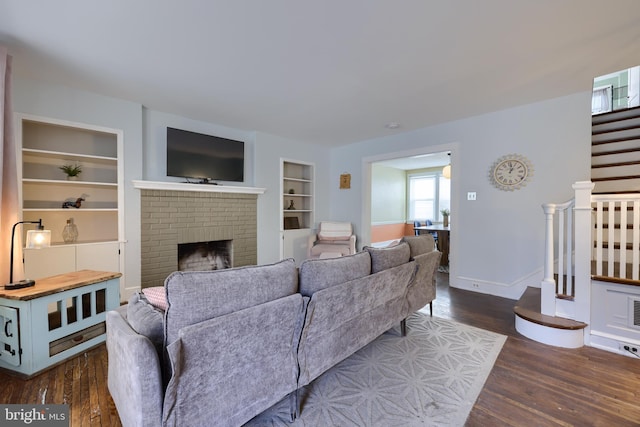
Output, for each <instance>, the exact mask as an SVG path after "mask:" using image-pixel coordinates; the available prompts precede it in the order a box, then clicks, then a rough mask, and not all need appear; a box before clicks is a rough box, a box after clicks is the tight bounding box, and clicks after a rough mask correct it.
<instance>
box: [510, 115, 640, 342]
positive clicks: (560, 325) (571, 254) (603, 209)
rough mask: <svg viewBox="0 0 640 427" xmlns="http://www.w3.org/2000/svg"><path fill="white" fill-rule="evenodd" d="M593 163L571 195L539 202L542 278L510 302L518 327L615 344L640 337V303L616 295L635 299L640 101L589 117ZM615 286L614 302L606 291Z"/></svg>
mask: <svg viewBox="0 0 640 427" xmlns="http://www.w3.org/2000/svg"><path fill="white" fill-rule="evenodd" d="M591 171H592V172H591V175H592V178H591V181H590V182H589V181H587V182H577V183H575V184H574V186H573V188H574V190H575V198H574V199H572V200H569V201H567V202H565V203H560V204H554V203H549V204H545V205H543V210H544V213H545V221H546V236H545V241H546V244H545V266H544V278H543V280H542V283H541V285H540V288H534V287H530V288H527V290H526V291H525V292H524V294H523V295H522V298H521V299H520V300H519V301H518V303H517V304H516V306H515V307H514V313H515V318H516V329H517V330H518V331H519V332H520V333H522V334H523V335H525V336H527V337H529V338H531V339H534V340H536V341H539V342H543V343H546V344H550V345H554V346H559V347H568V348H577V347H581V346H582V345H584V344H587V345H590V342H591V339H592V337H595V338H593V339H594V341H595V344H591V345H595V346H600V347H601V348H604V349H608V350H612V351H617V348H615V345H617V344H616V343H621V342H623V341H624V342H631V343H633V344H635V343H636V342H640V327H638V326H640V323H638V322H640V310H636V311H637V313H636V312H633V310H634V309H633V308H631V309H629V312H628V313H627V312H626V311H625V307H624V306H623V305H624V304H626V302H623V303H620V301H622V300H623V299H624V298H626V300H625V301H627V300H628V302H630V303H634V304H636V305H637V306H638V307H640V271H639V270H640V107H635V108H630V109H626V110H618V111H614V112H610V113H605V114H600V115H596V116H593V117H592V167H591ZM555 233H557V234H555ZM608 284H611V285H610V286H609V288H607V289H605V287H607V285H608ZM602 285H605V286H602ZM625 288H626V289H625ZM612 289H614V290H615V291H616V292H617V293H618V294H619V295H623V298H621V297H619V296H618V297H617V298H619V299H618V302H614V303H612V301H613V300H609V299H608V298H609V297H608V296H606V295H607V293H611V292H610V291H611V290H612ZM627 289H628V290H629V291H627ZM592 295H594V299H595V300H594V304H593V305H592V301H591V298H592ZM603 296H604V298H605V299H606V301H604V300H603V301H600V300H599V299H602V298H603ZM636 300H637V303H636ZM611 304H613V305H616V307H615V308H612V307H610V306H609V305H611ZM592 307H594V311H598V312H597V313H595V312H594V313H591V310H592ZM599 307H602V309H600V308H599ZM599 310H600V311H602V313H604V312H605V311H616V310H617V312H616V313H615V315H614V314H607V315H605V314H602V313H601V312H600V311H599ZM619 313H622V314H619ZM607 316H609V317H607ZM625 316H626V317H625ZM616 322H617V323H618V324H617V325H614V326H615V328H613V327H612V328H609V326H611V325H610V324H612V323H616ZM624 322H627V323H626V324H625V323H624ZM604 324H606V325H604ZM603 325H604V326H603ZM592 327H595V329H596V330H594V331H593V332H592ZM625 328H626V330H625ZM618 331H622V332H621V333H620V334H618ZM603 343H604V344H603ZM607 346H608V347H609V348H607Z"/></svg>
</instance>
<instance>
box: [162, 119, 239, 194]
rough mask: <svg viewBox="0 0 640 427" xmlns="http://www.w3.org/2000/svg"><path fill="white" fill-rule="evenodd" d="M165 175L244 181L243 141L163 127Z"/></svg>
mask: <svg viewBox="0 0 640 427" xmlns="http://www.w3.org/2000/svg"><path fill="white" fill-rule="evenodd" d="M167 176H176V177H182V178H195V179H199V180H200V182H208V181H234V182H242V181H244V142H242V141H235V140H232V139H226V138H220V137H218V136H211V135H204V134H201V133H196V132H190V131H187V130H181V129H174V128H170V127H168V128H167Z"/></svg>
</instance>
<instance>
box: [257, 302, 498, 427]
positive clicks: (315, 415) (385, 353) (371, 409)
mask: <svg viewBox="0 0 640 427" xmlns="http://www.w3.org/2000/svg"><path fill="white" fill-rule="evenodd" d="M407 330H408V333H407V336H406V337H402V336H400V332H399V327H398V328H395V329H392V330H391V331H389V332H387V333H385V334H383V335H382V336H380V337H378V338H377V339H376V340H375V341H374V342H372V343H371V344H369V345H368V346H366V347H364V348H363V349H361V350H360V351H358V352H357V353H355V354H354V355H352V356H351V357H349V358H348V359H346V360H344V361H343V362H341V363H339V364H338V365H336V366H334V367H333V368H331V369H330V370H328V371H327V372H325V373H324V374H323V375H322V376H320V377H319V378H318V379H316V380H315V381H314V382H312V383H311V384H310V385H308V386H307V387H305V388H304V389H302V390H300V392H299V396H300V399H301V402H302V410H301V413H300V415H299V417H298V419H296V420H295V421H294V422H293V423H288V422H286V421H284V420H286V419H287V418H286V415H285V414H286V411H283V410H284V409H285V408H286V405H282V404H279V405H275V406H274V407H273V408H271V409H269V410H268V411H266V412H265V413H263V414H261V415H259V416H258V417H256V418H254V419H253V420H251V422H249V423H248V424H246V426H252V427H254V426H295V427H301V426H308V427H319V426H327V427H328V426H342V427H346V426H359V427H365V426H366V427H369V426H381V427H382V426H384V427H388V426H403V427H405V426H439V427H441V426H462V425H464V423H465V420H466V419H467V417H468V416H469V413H470V412H471V408H472V407H473V405H474V403H475V401H476V399H477V398H478V395H479V394H480V391H481V390H482V387H483V385H484V382H485V381H486V379H487V377H488V376H489V373H490V372H491V369H492V368H493V364H494V362H495V360H496V358H497V357H498V354H499V353H500V350H501V349H502V346H503V344H504V342H505V340H506V338H507V337H505V336H504V335H499V334H496V333H493V332H489V331H485V330H483V329H478V328H474V327H471V326H466V325H463V324H460V323H457V322H454V321H451V320H446V319H441V318H437V317H430V316H429V315H428V314H424V313H415V314H413V315H412V316H411V317H409V319H408V320H407Z"/></svg>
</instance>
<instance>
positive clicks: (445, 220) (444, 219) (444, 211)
mask: <svg viewBox="0 0 640 427" xmlns="http://www.w3.org/2000/svg"><path fill="white" fill-rule="evenodd" d="M440 213H441V214H442V225H443V226H444V227H448V226H449V209H442V210H441V211H440Z"/></svg>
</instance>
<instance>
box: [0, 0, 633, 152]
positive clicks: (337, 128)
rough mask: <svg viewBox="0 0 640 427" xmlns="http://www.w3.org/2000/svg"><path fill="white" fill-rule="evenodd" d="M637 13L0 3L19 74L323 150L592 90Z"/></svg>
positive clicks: (457, 6)
mask: <svg viewBox="0 0 640 427" xmlns="http://www.w3.org/2000/svg"><path fill="white" fill-rule="evenodd" d="M639 23H640V1H638V0H607V1H603V0H599V1H594V0H562V1H558V0H527V1H524V0H522V1H513V0H482V1H478V0H446V1H445V0H403V1H389V0H351V1H343V0H323V1H315V2H308V1H306V2H305V1H299V0H270V1H258V0H254V1H249V0H234V1H231V0H229V1H221V0H210V1H206V0H182V1H169V0H135V1H131V0H108V1H87V0H56V1H51V0H28V1H24V0H0V44H2V45H5V46H7V47H8V48H9V51H10V53H11V54H12V55H13V57H14V73H15V74H14V75H16V76H18V77H25V78H31V79H37V80H43V81H47V82H51V83H54V84H59V85H64V86H68V87H73V88H78V89H81V90H86V91H91V92H95V93H99V94H104V95H108V96H111V97H115V98H120V99H126V100H131V101H134V102H138V103H141V104H143V105H144V106H146V107H147V108H150V109H153V110H158V111H164V112H168V113H173V114H177V115H180V116H184V117H188V118H192V119H195V120H201V121H206V122H211V123H215V124H218V125H223V126H228V127H231V128H236V129H242V130H248V131H259V132H265V133H269V134H273V135H278V136H282V137H286V138H290V139H292V140H295V141H305V142H313V143H318V144H324V145H327V146H340V145H345V144H349V143H353V142H357V141H363V140H367V139H371V138H375V137H380V136H386V135H390V134H395V133H400V132H406V131H409V130H413V129H418V128H422V127H426V126H430V125H434V124H437V123H442V122H446V121H451V120H456V119H460V118H464V117H469V116H473V115H478V114H483V113H487V112H491V111H497V110H501V109H505V108H511V107H514V106H517V105H523V104H527V103H531V102H535V101H539V100H544V99H549V98H555V97H559V96H564V95H568V94H572V93H577V92H582V91H585V90H589V88H590V87H591V84H592V80H593V78H594V77H596V76H600V75H603V74H607V73H609V72H613V71H618V70H621V69H625V68H629V67H632V66H635V65H638V62H640V24H639ZM390 122H397V123H398V124H399V127H397V128H396V129H389V128H387V127H385V124H388V123H390Z"/></svg>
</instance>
